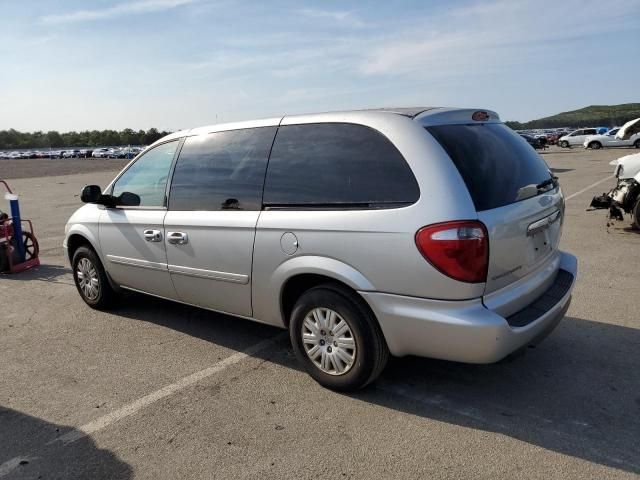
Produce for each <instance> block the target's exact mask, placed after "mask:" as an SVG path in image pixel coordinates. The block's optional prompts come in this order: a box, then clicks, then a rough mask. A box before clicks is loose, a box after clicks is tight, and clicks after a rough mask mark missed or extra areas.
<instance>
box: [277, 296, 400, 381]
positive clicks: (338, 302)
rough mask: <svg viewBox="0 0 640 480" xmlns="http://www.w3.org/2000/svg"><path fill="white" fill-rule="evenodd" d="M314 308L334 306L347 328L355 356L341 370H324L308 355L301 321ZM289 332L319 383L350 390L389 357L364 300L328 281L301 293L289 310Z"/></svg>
mask: <svg viewBox="0 0 640 480" xmlns="http://www.w3.org/2000/svg"><path fill="white" fill-rule="evenodd" d="M315 308H328V309H331V310H333V311H334V312H336V313H337V314H338V315H339V316H340V317H342V319H344V321H345V322H346V323H347V324H348V326H349V328H350V331H351V335H352V338H353V340H354V341H355V358H354V360H353V363H352V364H351V366H350V368H349V369H348V370H347V371H346V372H345V373H343V374H331V373H326V372H325V371H323V370H321V368H320V367H319V366H317V365H316V364H315V363H314V362H313V361H312V360H311V358H310V357H309V355H307V351H306V349H305V346H304V342H303V340H302V335H303V332H304V328H305V327H304V321H305V317H306V316H307V315H308V314H309V313H310V312H312V311H313V310H314V309H315ZM289 336H290V338H291V344H292V346H293V350H294V352H295V355H296V357H297V358H298V361H299V362H300V363H301V364H302V365H304V367H305V369H306V371H307V372H308V373H309V375H311V377H312V378H313V379H314V380H315V381H316V382H318V383H319V384H320V385H322V386H324V387H326V388H330V389H332V390H338V391H353V390H358V389H361V388H363V387H365V386H366V385H368V384H369V383H371V382H372V381H374V380H375V379H376V378H377V377H378V376H379V375H380V373H381V372H382V370H383V369H384V367H385V365H386V363H387V360H388V358H389V349H388V347H387V343H386V341H385V339H384V336H383V334H382V331H381V330H380V326H379V325H378V322H377V320H376V319H375V317H374V316H373V314H372V313H371V311H370V310H369V308H368V307H367V305H366V303H364V300H362V299H361V298H358V297H357V296H356V295H354V294H353V293H351V292H350V291H349V290H347V289H345V288H342V287H341V286H339V285H335V284H331V283H329V284H323V285H319V286H317V287H314V288H312V289H310V290H308V291H306V292H305V293H303V294H302V295H301V296H300V298H299V299H298V301H297V302H296V304H295V306H294V308H293V312H292V313H291V322H290V325H289ZM334 345H335V344H334ZM334 348H336V347H334ZM330 349H331V345H330V344H329V347H328V350H329V351H331V350H330Z"/></svg>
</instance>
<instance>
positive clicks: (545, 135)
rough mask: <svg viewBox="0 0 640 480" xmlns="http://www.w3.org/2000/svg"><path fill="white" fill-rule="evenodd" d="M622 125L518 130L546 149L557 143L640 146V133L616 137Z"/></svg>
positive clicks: (538, 147) (570, 145)
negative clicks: (626, 137) (622, 137)
mask: <svg viewBox="0 0 640 480" xmlns="http://www.w3.org/2000/svg"><path fill="white" fill-rule="evenodd" d="M620 128H621V127H615V128H612V129H608V128H606V127H594V128H578V129H573V130H566V129H562V130H544V131H540V130H534V131H531V130H529V131H527V130H522V131H518V133H519V134H520V136H521V137H522V138H524V139H525V140H526V141H527V142H528V143H529V144H530V145H531V146H532V147H533V148H535V149H537V150H538V149H544V148H547V146H548V145H554V144H557V145H558V146H560V147H562V148H571V147H576V146H580V145H582V146H583V147H584V148H590V149H594V150H597V149H600V148H605V147H607V148H611V147H635V148H640V134H635V135H632V136H631V137H630V138H628V139H625V140H621V139H619V138H616V133H618V131H619V130H620Z"/></svg>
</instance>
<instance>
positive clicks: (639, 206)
mask: <svg viewBox="0 0 640 480" xmlns="http://www.w3.org/2000/svg"><path fill="white" fill-rule="evenodd" d="M631 215H632V216H633V228H635V229H636V230H640V196H639V197H638V198H637V199H636V204H635V205H634V206H633V208H632V209H631Z"/></svg>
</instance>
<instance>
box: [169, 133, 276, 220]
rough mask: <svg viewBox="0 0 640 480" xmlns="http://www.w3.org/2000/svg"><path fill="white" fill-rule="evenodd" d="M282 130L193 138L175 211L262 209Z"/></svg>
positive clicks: (180, 170)
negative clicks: (276, 138) (274, 149)
mask: <svg viewBox="0 0 640 480" xmlns="http://www.w3.org/2000/svg"><path fill="white" fill-rule="evenodd" d="M275 132H276V127H264V128H249V129H244V130H233V131H228V132H216V133H210V134H208V135H198V136H195V137H188V138H187V140H186V141H185V143H184V146H183V147H182V151H181V152H180V157H179V158H178V162H177V163H176V169H175V172H174V174H173V179H172V181H171V190H170V194H169V208H170V209H171V210H260V208H261V206H262V205H261V204H262V187H263V185H264V173H265V169H266V168H267V159H268V157H269V149H270V148H271V144H272V142H273V136H274V135H275Z"/></svg>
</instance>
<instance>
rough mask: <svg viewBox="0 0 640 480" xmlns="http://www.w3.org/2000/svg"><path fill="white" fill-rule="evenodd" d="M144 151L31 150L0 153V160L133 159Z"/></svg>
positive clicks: (111, 148) (138, 149) (134, 149)
mask: <svg viewBox="0 0 640 480" xmlns="http://www.w3.org/2000/svg"><path fill="white" fill-rule="evenodd" d="M144 149H145V147H143V146H138V147H102V148H96V149H89V148H85V149H68V150H32V151H13V152H7V151H5V152H0V159H20V158H52V159H55V158H133V157H135V156H136V155H138V154H139V153H140V152H142V151H143V150H144Z"/></svg>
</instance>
